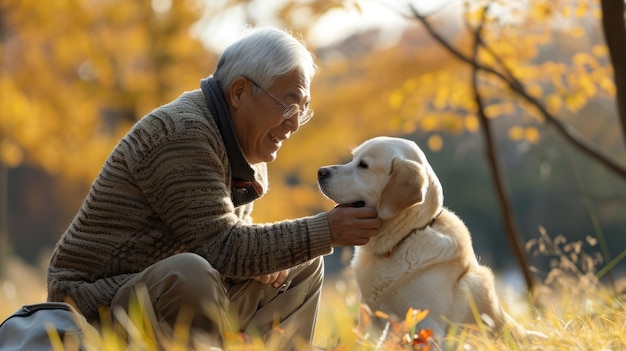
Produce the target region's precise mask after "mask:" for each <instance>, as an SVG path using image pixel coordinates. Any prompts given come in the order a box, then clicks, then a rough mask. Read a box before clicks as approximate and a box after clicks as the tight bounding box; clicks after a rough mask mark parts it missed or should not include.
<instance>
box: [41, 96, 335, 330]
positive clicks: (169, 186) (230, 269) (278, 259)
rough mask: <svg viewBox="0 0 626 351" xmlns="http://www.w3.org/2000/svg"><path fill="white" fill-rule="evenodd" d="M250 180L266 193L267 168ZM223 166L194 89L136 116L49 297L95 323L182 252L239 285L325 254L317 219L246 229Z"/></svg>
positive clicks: (61, 249)
mask: <svg viewBox="0 0 626 351" xmlns="http://www.w3.org/2000/svg"><path fill="white" fill-rule="evenodd" d="M253 169H254V170H255V177H256V178H257V180H258V181H259V182H260V183H261V184H262V185H263V188H264V189H267V170H266V165H265V164H259V165H255V166H254V167H253ZM230 189H231V165H230V163H229V159H228V156H227V153H226V149H225V146H224V142H223V140H222V137H221V135H220V132H219V130H218V128H217V125H216V123H215V121H214V119H213V118H212V116H211V114H210V112H209V109H208V108H207V103H206V100H205V99H204V96H203V94H202V91H201V90H195V91H192V92H187V93H184V94H183V95H181V96H180V97H179V98H178V99H176V100H174V101H173V102H172V103H170V104H167V105H164V106H161V107H159V108H157V109H156V110H154V111H153V112H151V113H150V114H148V115H147V116H145V117H144V118H142V119H141V120H140V121H139V122H137V123H136V124H135V126H134V127H133V128H132V129H131V130H130V132H129V133H128V134H127V135H126V136H125V137H124V138H123V139H122V140H120V142H119V144H118V145H117V146H116V147H115V149H114V150H113V151H112V153H111V155H110V156H109V158H108V159H107V161H106V163H105V164H104V166H103V168H102V170H101V171H100V174H99V175H98V176H97V178H96V179H95V181H94V183H93V185H92V187H91V190H90V191H89V194H88V195H87V197H86V199H85V200H84V202H83V204H82V206H81V208H80V210H79V211H78V214H77V215H76V217H75V218H74V220H73V221H72V223H71V224H70V225H69V227H68V228H67V230H66V231H65V233H64V234H63V236H62V237H61V239H60V240H59V242H58V244H57V246H56V248H55V250H54V253H53V255H52V258H51V261H50V266H49V269H48V300H49V301H64V300H66V299H71V300H72V301H73V302H74V303H75V304H76V306H77V307H78V308H79V309H80V310H81V312H82V313H83V314H84V315H85V317H86V318H87V319H88V320H90V321H94V320H97V318H98V311H99V308H100V307H101V306H109V305H110V303H111V301H112V299H113V296H114V295H115V293H116V291H117V290H118V288H119V287H120V286H122V285H123V284H124V283H125V282H126V281H127V280H128V279H129V278H130V277H131V276H132V275H133V274H134V273H137V272H140V271H142V270H144V269H145V268H146V267H148V266H150V265H151V264H153V263H155V262H157V261H159V260H162V259H164V258H166V257H168V256H171V255H173V254H176V253H180V252H194V253H197V254H199V255H201V256H203V257H205V258H206V259H207V260H208V262H210V263H211V265H212V266H213V267H215V268H216V269H217V270H218V271H219V272H221V273H222V274H223V275H224V276H225V277H230V278H235V279H246V278H249V277H251V276H254V275H260V274H267V273H272V272H276V271H279V270H282V269H286V268H289V267H292V266H295V265H298V264H300V263H303V262H306V261H308V260H311V259H312V258H315V257H317V256H320V255H324V254H328V253H330V252H331V251H332V247H331V243H330V227H329V225H328V219H327V217H326V214H325V213H320V214H318V215H315V216H311V217H306V218H300V219H295V220H286V221H282V222H277V223H271V224H253V223H252V219H251V217H250V213H251V211H252V206H253V205H252V203H249V204H246V205H242V206H239V207H236V208H235V207H234V205H233V202H232V201H231V197H230V195H231V194H230V193H231V190H230Z"/></svg>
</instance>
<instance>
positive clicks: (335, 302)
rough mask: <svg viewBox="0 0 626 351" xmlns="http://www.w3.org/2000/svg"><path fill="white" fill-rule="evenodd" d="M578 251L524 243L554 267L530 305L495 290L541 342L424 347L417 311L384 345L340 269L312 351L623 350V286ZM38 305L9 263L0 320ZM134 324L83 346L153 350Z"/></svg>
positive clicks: (453, 340)
mask: <svg viewBox="0 0 626 351" xmlns="http://www.w3.org/2000/svg"><path fill="white" fill-rule="evenodd" d="M584 246H585V245H581V244H580V243H567V242H565V240H564V239H563V238H562V237H557V238H555V239H552V238H550V237H548V236H547V235H545V233H543V232H542V237H541V238H539V239H538V240H536V241H534V242H530V243H529V245H528V248H529V250H530V251H531V252H533V253H534V254H541V255H544V256H546V257H549V258H551V259H552V260H553V264H552V268H551V270H550V271H549V272H547V273H546V275H545V283H544V284H541V285H540V286H539V287H538V288H537V290H536V291H535V294H534V296H535V298H534V300H533V302H532V303H531V302H530V300H529V299H528V298H527V297H526V296H524V295H523V294H520V293H519V292H518V291H513V289H512V288H511V287H506V286H501V287H499V288H498V292H499V296H500V298H501V300H502V303H503V305H504V308H505V309H506V310H507V311H508V312H509V313H510V314H511V315H512V316H513V317H514V318H515V319H516V320H517V321H519V322H520V323H521V324H522V325H523V326H525V327H526V328H527V329H532V330H535V331H539V332H542V333H544V334H545V335H547V339H535V340H515V339H514V338H513V337H512V336H511V335H510V334H508V333H506V332H505V333H504V335H502V336H501V337H499V338H497V339H493V338H490V337H487V336H486V329H487V327H486V326H484V325H483V328H482V329H481V328H480V327H479V328H473V329H458V330H456V333H454V335H450V336H448V337H447V338H445V339H444V340H443V341H440V342H438V343H430V344H429V343H428V342H424V340H425V339H428V334H427V331H425V330H420V328H419V324H418V323H417V322H419V318H420V317H419V314H418V312H419V311H416V313H409V314H407V316H402V317H403V319H400V320H393V319H392V321H391V322H390V323H389V327H390V328H389V334H388V335H389V337H388V338H387V339H386V340H383V341H381V340H378V339H375V338H372V337H369V336H368V334H367V333H368V329H367V327H365V328H364V329H363V330H361V331H357V330H356V329H357V328H356V323H357V319H358V316H359V312H360V310H361V307H360V306H359V299H358V293H357V289H356V286H355V284H354V280H353V279H352V276H351V272H350V270H349V269H346V270H345V272H343V274H342V275H340V276H338V277H333V278H330V279H328V280H327V282H326V283H325V287H324V292H323V295H322V299H323V301H322V305H321V309H320V314H319V317H318V325H317V330H316V335H315V339H314V345H315V349H325V350H377V349H378V350H428V349H430V350H440V349H446V350H464V351H465V350H606V351H608V350H626V296H625V295H624V291H625V289H624V288H625V287H624V286H606V285H603V284H601V283H600V282H599V281H598V279H597V278H596V276H595V275H594V274H593V271H594V270H595V269H596V268H597V266H598V264H599V263H600V261H601V260H600V259H598V256H597V255H594V254H587V253H585V251H584ZM587 246H588V245H587ZM537 274H538V275H540V272H537ZM44 300H45V285H44V275H43V270H42V269H36V268H33V267H29V266H27V265H24V264H23V263H21V262H20V261H18V260H9V261H8V265H7V266H6V271H5V279H4V280H3V281H1V282H0V301H2V302H3V303H1V304H0V320H3V319H4V318H6V317H7V316H8V315H10V314H11V313H13V312H14V311H15V310H16V309H18V308H19V307H20V306H21V305H23V304H28V303H36V302H41V301H44ZM131 317H132V316H131ZM416 323H417V324H416ZM132 325H135V327H132V328H130V329H129V330H126V331H125V333H126V334H127V335H126V336H125V337H128V338H129V340H130V341H129V342H128V343H126V342H123V341H122V340H123V339H124V338H122V337H120V334H121V333H120V332H119V331H118V332H113V331H112V329H107V330H104V331H102V332H101V333H94V334H93V335H90V336H89V345H90V348H89V349H90V350H156V349H157V347H156V343H155V342H154V336H153V335H150V333H149V332H146V330H148V329H147V328H141V327H137V326H138V325H139V326H141V322H139V323H137V324H132ZM431 341H432V340H431ZM225 342H226V345H225V348H226V350H265V349H272V350H273V349H280V345H279V344H278V341H275V342H274V341H272V340H270V341H269V342H266V343H265V344H264V343H263V342H262V341H261V340H260V339H259V338H254V337H253V338H249V337H243V336H241V335H226V336H225ZM273 342H274V343H273ZM187 345H188V341H187V340H186V336H185V330H184V328H183V329H180V330H179V331H178V334H177V336H176V338H175V339H174V340H170V342H168V343H166V344H165V346H164V347H165V349H166V350H167V351H173V350H185V349H187V348H188V347H187ZM197 349H203V348H202V347H198V348H197ZM204 349H207V350H208V349H209V348H204ZM303 349H307V347H303Z"/></svg>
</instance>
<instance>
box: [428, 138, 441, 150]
mask: <svg viewBox="0 0 626 351" xmlns="http://www.w3.org/2000/svg"><path fill="white" fill-rule="evenodd" d="M428 148H429V149H430V150H431V151H434V152H437V151H440V150H441V149H442V148H443V138H441V135H438V134H435V135H431V136H430V137H428Z"/></svg>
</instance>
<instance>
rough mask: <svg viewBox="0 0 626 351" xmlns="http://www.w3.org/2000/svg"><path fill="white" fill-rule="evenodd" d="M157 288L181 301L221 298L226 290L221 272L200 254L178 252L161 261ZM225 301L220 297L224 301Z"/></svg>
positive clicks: (197, 301) (196, 301) (194, 301)
mask: <svg viewBox="0 0 626 351" xmlns="http://www.w3.org/2000/svg"><path fill="white" fill-rule="evenodd" d="M161 264H162V266H161V267H160V269H159V272H158V273H157V274H159V276H157V277H156V278H157V279H158V284H157V285H161V286H159V287H157V290H158V291H160V292H162V294H166V293H167V294H168V295H175V296H177V297H178V298H180V300H181V301H186V302H187V303H189V304H197V303H200V302H202V300H206V299H214V298H217V299H220V300H224V299H225V296H226V291H225V288H224V284H223V283H222V279H221V275H220V273H219V272H218V271H217V270H216V269H215V268H213V267H212V266H211V264H210V263H209V262H208V261H207V260H206V259H204V258H203V257H202V256H199V255H196V254H194V253H180V254H177V255H174V256H171V257H169V258H166V259H165V260H163V261H162V262H161ZM224 302H225V301H220V303H224Z"/></svg>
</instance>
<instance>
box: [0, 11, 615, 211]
mask: <svg viewBox="0 0 626 351" xmlns="http://www.w3.org/2000/svg"><path fill="white" fill-rule="evenodd" d="M488 2H489V1H474V2H465V5H466V7H465V9H466V12H465V13H464V18H465V19H466V20H467V21H468V23H467V27H465V26H456V27H455V26H447V24H448V23H449V21H450V20H454V19H455V18H456V17H446V16H443V17H439V16H433V17H432V18H431V20H432V23H433V24H434V25H435V28H436V29H440V28H444V27H443V26H446V27H445V28H447V29H446V30H448V31H449V32H448V33H446V36H447V38H449V40H451V44H452V45H453V46H454V47H456V48H458V49H459V50H460V51H462V52H465V53H467V52H469V51H468V49H469V48H470V45H471V43H472V39H471V33H470V32H468V31H467V29H468V28H469V29H471V27H472V26H476V25H478V23H479V21H480V20H481V19H482V18H483V17H482V16H483V15H482V11H483V7H484V6H485V5H486V4H487V3H488ZM498 6H500V9H499V11H490V12H488V13H486V14H485V15H486V21H485V23H484V31H483V32H482V34H483V40H484V42H485V45H486V46H487V47H488V48H489V51H490V52H488V50H484V49H481V50H479V56H478V58H479V62H480V64H481V65H486V66H488V67H491V68H493V69H495V70H498V71H500V72H501V69H502V68H503V67H502V66H501V65H504V66H505V67H506V69H507V70H508V71H509V72H512V74H513V75H514V76H515V77H516V78H517V79H518V80H519V81H520V82H521V83H522V85H523V86H525V87H527V89H528V92H529V93H530V94H531V95H532V96H533V97H535V98H536V99H538V100H539V101H540V102H541V103H542V104H543V105H544V106H546V107H547V108H548V110H549V111H551V112H553V113H557V112H561V111H562V110H563V108H566V109H569V110H571V111H579V110H580V109H581V108H582V107H583V106H585V104H587V103H588V102H589V101H590V100H591V99H596V98H598V97H612V96H614V94H615V86H614V84H613V81H612V79H611V75H612V73H613V72H612V68H611V65H610V62H609V60H608V55H607V49H606V46H605V45H603V44H602V43H593V42H590V44H589V45H590V47H589V48H587V47H583V46H581V47H580V49H576V50H574V51H572V52H571V57H564V58H563V57H560V58H559V57H554V59H553V61H550V60H546V59H545V58H543V57H540V56H539V53H541V52H544V51H549V52H551V51H554V50H555V48H556V50H560V49H561V48H560V47H555V46H554V45H555V44H559V42H555V38H556V36H557V35H560V33H559V31H560V30H561V29H564V28H567V29H568V30H570V33H569V34H568V35H572V34H571V31H572V30H574V33H577V35H585V36H586V35H587V34H586V33H580V31H579V32H576V31H575V28H576V27H577V26H578V27H580V26H582V25H583V24H584V25H587V23H585V22H584V21H588V17H586V16H585V17H584V18H583V19H581V18H579V17H577V16H578V15H577V13H578V12H577V11H581V8H583V9H585V11H587V13H589V14H592V13H597V10H598V2H597V1H594V2H590V3H585V4H578V2H576V1H568V0H566V1H563V2H552V1H546V0H542V1H540V0H533V1H531V2H529V3H528V6H524V7H509V6H508V5H506V4H505V3H502V4H499V5H498ZM236 7H239V8H243V9H245V11H248V15H249V16H250V17H249V18H250V19H255V17H254V16H255V14H254V13H253V12H254V11H249V10H250V8H252V7H253V6H252V4H251V3H250V2H246V1H241V0H228V1H223V2H221V3H220V4H219V5H215V4H212V3H211V4H208V3H207V4H204V5H200V4H198V3H195V2H189V1H172V2H171V4H170V7H169V8H167V7H166V8H160V9H158V11H157V10H156V9H154V8H153V2H152V1H150V0H140V1H135V2H125V1H121V0H113V1H106V2H102V1H100V2H87V1H84V0H58V1H48V2H37V1H32V0H27V1H17V0H7V1H4V2H3V3H2V4H1V5H0V9H1V10H2V12H3V18H5V19H6V26H7V28H9V29H10V30H9V31H7V33H10V35H8V36H5V39H3V42H2V43H1V44H0V50H1V52H2V57H3V66H4V67H5V69H4V71H3V72H4V74H3V75H2V76H0V89H1V91H2V94H0V111H2V113H3V117H4V116H10V118H0V137H1V140H2V142H1V143H0V158H1V160H2V162H4V163H5V164H8V165H11V166H12V167H14V166H17V165H19V164H21V163H32V164H36V165H39V166H41V167H44V168H45V169H46V170H47V171H49V172H51V173H58V174H60V175H62V176H63V177H66V178H70V179H73V180H79V181H83V182H85V183H89V182H91V181H92V179H93V177H94V176H95V174H96V172H98V170H99V168H100V167H101V165H102V163H103V161H104V159H105V158H106V156H107V155H108V153H109V152H110V150H111V148H112V147H113V146H114V145H115V143H116V142H117V140H118V138H119V137H120V136H121V135H123V133H125V132H126V131H127V130H128V128H129V127H130V125H132V123H133V122H134V121H135V120H137V119H138V118H140V117H141V116H142V115H144V114H145V113H147V112H149V111H150V110H151V109H153V108H154V107H156V106H158V105H160V104H162V103H165V102H167V101H170V100H171V99H173V98H175V97H176V96H177V95H179V94H180V93H181V92H182V91H185V90H191V89H196V88H197V87H198V82H199V80H200V79H201V78H202V77H204V76H206V75H208V74H210V72H212V70H213V67H214V63H215V60H216V58H217V55H218V53H213V52H210V51H206V49H205V48H204V46H203V45H202V43H200V42H199V41H197V39H196V38H194V37H192V36H191V35H190V30H191V29H192V28H193V26H198V25H201V24H202V23H200V24H198V23H197V22H196V21H197V20H198V19H199V16H201V14H202V13H203V12H205V16H206V18H216V19H218V18H222V17H219V15H220V13H219V12H220V11H226V10H229V9H233V8H236ZM276 8H277V9H278V14H277V15H276V18H275V20H276V21H279V22H280V23H281V24H280V26H282V27H287V28H289V27H290V28H293V29H294V32H296V33H298V32H302V33H303V34H304V35H305V37H306V34H307V33H308V28H309V27H310V25H311V23H312V21H314V20H315V19H316V18H318V17H320V16H321V15H323V14H324V13H325V12H326V11H329V10H331V9H332V10H343V11H349V10H354V9H356V10H357V11H358V10H360V6H359V2H358V1H348V2H339V1H337V2H330V3H329V2H328V1H324V0H313V1H307V2H284V3H281V4H278V5H276ZM245 11H244V12H245ZM499 15H505V16H504V17H505V18H510V19H511V21H510V22H507V21H503V20H502V16H500V17H499ZM579 15H582V14H579ZM206 18H205V20H206ZM564 18H566V20H565V21H564V20H563V19H564ZM583 20H584V21H583ZM563 21H564V22H563ZM562 23H565V24H563V25H561V24H562ZM274 24H275V23H274ZM194 30H196V31H197V30H198V28H194ZM585 39H589V41H590V40H591V39H593V38H592V37H591V36H589V38H587V37H585ZM575 40H576V41H577V42H583V40H580V39H578V38H577V39H575ZM364 42H369V39H368V40H366V41H364ZM415 43H418V44H417V45H415ZM384 44H385V45H384V46H381V47H377V46H373V47H368V48H367V54H366V55H357V54H355V53H353V52H341V53H339V54H334V55H323V54H322V52H321V51H320V53H318V54H319V55H318V57H319V59H318V64H319V65H320V68H321V70H320V73H319V74H318V76H317V78H316V80H315V81H314V82H313V86H312V96H313V101H312V108H313V109H315V110H316V117H315V118H314V120H313V121H311V123H309V124H307V126H305V127H304V128H302V129H301V130H300V131H298V133H297V135H296V136H295V137H294V138H292V139H290V140H289V142H288V143H286V145H285V147H284V148H283V150H281V151H280V156H279V158H278V159H277V161H276V162H274V163H272V164H271V165H270V172H272V173H271V177H272V178H271V179H272V191H271V192H270V194H269V195H268V196H266V197H264V198H263V199H262V200H260V203H259V205H258V206H256V209H255V217H256V218H257V219H259V220H262V221H265V220H267V221H269V220H276V219H283V218H286V217H295V216H301V215H306V214H309V213H310V212H312V211H316V210H320V209H324V208H326V207H327V206H329V205H330V204H329V203H325V202H324V200H323V198H322V197H321V196H320V195H319V191H318V190H317V188H316V184H315V183H316V171H317V169H318V168H319V167H320V166H321V165H325V164H332V163H337V162H341V161H343V160H345V158H346V157H347V156H348V155H349V150H350V148H352V147H354V146H356V145H358V144H359V143H361V142H362V141H363V140H364V139H366V138H369V137H372V136H375V135H382V134H388V135H393V134H410V133H414V132H421V133H429V134H430V137H429V139H428V147H429V148H430V149H431V150H439V149H441V148H442V147H443V138H442V136H441V133H461V132H464V131H469V132H476V131H479V130H480V123H479V121H478V119H477V117H476V101H475V98H474V91H473V89H472V86H471V84H470V78H471V67H469V66H468V65H466V64H463V63H461V62H460V61H458V60H457V59H455V58H454V57H452V56H451V55H449V54H448V53H447V52H446V50H445V49H443V48H442V47H441V46H439V45H438V44H436V43H433V42H432V40H430V39H429V35H428V34H426V33H425V32H424V30H423V28H422V27H420V26H409V27H408V28H407V29H406V32H405V33H404V34H403V36H402V40H400V41H399V42H398V43H384ZM347 47H349V45H346V46H344V45H339V46H338V48H336V49H334V50H340V49H344V48H347ZM544 48H547V49H548V50H543V49H544ZM313 49H315V48H313ZM325 50H330V49H325ZM576 52H580V54H576ZM505 75H506V74H505ZM479 91H480V93H481V96H482V98H483V101H485V102H486V103H487V105H488V106H487V115H488V116H489V117H497V116H506V117H509V116H511V117H513V116H516V115H518V114H522V115H523V116H530V117H534V118H538V119H539V120H540V114H539V113H538V111H537V109H536V108H535V107H533V106H530V105H529V104H528V103H526V102H524V101H523V100H518V99H516V98H514V97H512V96H511V94H510V90H509V88H508V87H507V85H506V84H504V83H503V82H502V81H501V80H500V79H498V78H496V77H494V76H493V75H490V74H483V72H481V73H479ZM520 110H521V112H520ZM538 135H539V134H538V133H534V132H533V131H532V130H524V131H522V134H521V136H518V137H517V138H518V139H517V140H520V141H527V142H533V140H538ZM287 175H289V179H290V182H293V183H292V184H286V182H285V181H282V180H283V179H284V178H286V177H287ZM267 204H270V206H267ZM283 204H284V205H283Z"/></svg>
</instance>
